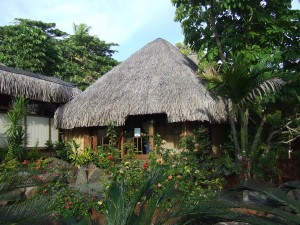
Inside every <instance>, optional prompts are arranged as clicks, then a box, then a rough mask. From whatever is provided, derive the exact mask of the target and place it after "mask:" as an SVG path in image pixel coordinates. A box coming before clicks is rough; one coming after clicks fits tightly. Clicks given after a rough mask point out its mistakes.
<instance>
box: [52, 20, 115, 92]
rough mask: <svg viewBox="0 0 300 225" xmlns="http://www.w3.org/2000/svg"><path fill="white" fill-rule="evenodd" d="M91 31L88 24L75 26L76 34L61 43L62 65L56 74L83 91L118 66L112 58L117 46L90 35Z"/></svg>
mask: <svg viewBox="0 0 300 225" xmlns="http://www.w3.org/2000/svg"><path fill="white" fill-rule="evenodd" d="M90 29H91V27H89V26H87V25H86V24H79V25H76V24H74V34H73V35H70V36H69V37H68V38H66V39H64V40H62V41H61V42H60V43H59V47H60V50H61V56H60V57H61V60H62V63H61V64H60V65H59V70H58V72H57V73H56V74H57V75H58V76H59V77H61V78H63V79H65V80H68V81H71V82H73V83H76V84H77V85H78V86H79V87H80V88H81V89H85V88H86V87H87V86H88V85H89V84H91V83H93V82H95V81H96V80H97V79H98V78H99V77H100V76H101V75H103V74H105V73H106V72H108V71H109V70H110V69H111V68H112V67H113V66H116V65H117V61H116V60H114V59H113V58H112V55H113V53H114V52H115V51H114V50H111V48H112V47H114V46H116V45H117V44H115V43H106V42H105V41H102V40H100V39H99V38H98V37H96V36H92V35H90V34H89V30H90ZM82 74H84V76H82Z"/></svg>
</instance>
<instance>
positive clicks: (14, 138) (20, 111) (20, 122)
mask: <svg viewBox="0 0 300 225" xmlns="http://www.w3.org/2000/svg"><path fill="white" fill-rule="evenodd" d="M26 104H27V102H26V100H25V98H24V97H20V98H18V99H16V100H15V102H14V104H13V108H12V109H11V110H10V111H9V112H8V113H7V116H8V120H9V123H8V125H7V126H6V128H5V135H6V136H7V142H8V153H7V154H8V156H9V157H10V156H12V157H16V158H17V159H18V160H22V157H23V155H24V149H23V146H24V144H25V143H26V135H25V130H24V127H23V126H24V121H25V116H26V115H27V110H26Z"/></svg>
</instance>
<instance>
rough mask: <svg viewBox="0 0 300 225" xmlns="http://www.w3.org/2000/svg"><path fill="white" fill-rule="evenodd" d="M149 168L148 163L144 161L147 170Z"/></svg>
mask: <svg viewBox="0 0 300 225" xmlns="http://www.w3.org/2000/svg"><path fill="white" fill-rule="evenodd" d="M147 168H148V163H147V162H145V163H144V169H145V170H146V169H147Z"/></svg>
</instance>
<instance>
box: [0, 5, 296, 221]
mask: <svg viewBox="0 0 300 225" xmlns="http://www.w3.org/2000/svg"><path fill="white" fill-rule="evenodd" d="M172 3H173V4H174V5H175V6H176V8H177V10H176V20H178V21H181V22H182V26H183V31H184V34H185V42H186V44H187V46H183V45H182V46H180V47H181V50H182V51H184V52H185V53H187V52H189V51H190V50H192V51H194V52H197V53H198V55H199V58H200V64H199V73H200V74H201V77H202V78H203V79H206V80H207V81H208V86H207V88H208V89H209V90H210V91H211V92H212V93H213V95H214V96H216V97H217V96H218V97H222V98H224V99H225V100H227V101H228V105H227V106H228V109H227V112H228V122H229V124H230V127H231V134H230V137H229V139H228V142H227V143H226V144H225V145H224V146H223V148H224V149H223V150H224V152H223V153H224V154H223V155H222V156H221V157H220V158H218V159H214V158H213V157H212V156H211V152H210V150H211V144H210V140H209V130H208V129H207V128H206V127H200V128H199V129H198V130H195V132H194V136H187V137H184V138H183V139H182V140H181V143H180V150H181V151H179V152H176V153H175V152H173V151H172V150H170V149H164V148H162V139H161V137H160V136H159V134H156V135H155V137H154V140H155V149H154V150H153V151H152V152H151V154H150V160H149V161H148V162H141V161H139V160H136V158H135V154H134V146H133V144H132V143H126V148H128V154H127V155H126V157H125V158H123V159H121V158H120V154H119V151H118V149H117V148H116V137H117V131H116V130H115V127H114V126H110V127H109V129H108V132H107V135H108V138H109V140H110V141H109V145H108V146H105V147H99V148H98V149H97V150H96V151H92V150H91V149H88V148H87V149H84V150H83V151H80V152H79V151H77V148H78V145H77V144H76V143H75V142H74V141H73V142H71V143H55V144H54V143H48V146H49V147H50V148H53V147H54V149H55V150H54V151H53V154H55V156H56V157H57V158H60V159H63V160H64V161H66V162H68V163H70V164H71V165H72V166H73V167H74V166H75V167H80V168H83V170H82V171H83V172H84V174H85V173H86V171H88V170H86V169H85V168H86V166H87V165H88V164H89V163H91V162H93V163H94V164H95V165H96V166H98V168H100V169H101V170H104V171H105V174H106V175H108V176H109V178H108V179H107V180H105V183H104V184H105V185H106V184H107V187H106V188H103V190H102V194H103V193H104V194H105V198H100V199H99V198H96V197H95V196H94V195H91V194H90V193H87V192H86V193H79V192H78V191H77V190H75V189H73V187H72V185H69V181H70V179H71V173H72V172H71V171H72V168H73V167H72V166H70V167H69V166H68V168H66V167H61V166H60V167H56V166H54V164H53V163H52V161H51V160H53V159H49V158H41V155H40V154H39V152H38V150H34V151H31V152H30V153H29V154H28V153H26V154H25V152H24V151H23V149H22V142H23V141H24V139H25V137H24V135H23V133H24V132H23V130H22V129H23V128H22V125H21V124H20V122H19V121H20V120H22V118H23V116H24V115H26V113H25V111H26V110H24V105H25V104H26V102H25V101H24V99H20V100H19V101H16V104H15V106H14V109H12V111H11V112H10V114H9V119H10V125H9V126H8V127H7V133H6V134H7V136H8V147H7V148H6V151H4V156H3V158H2V159H1V163H0V169H1V174H0V175H1V176H0V184H1V185H0V200H3V201H8V202H9V204H6V205H5V206H1V207H0V221H1V222H3V223H6V224H11V223H18V222H20V223H21V224H26V223H28V224H31V223H32V221H34V222H37V221H45V220H46V221H47V220H48V221H49V220H54V221H55V222H56V224H79V223H84V222H85V223H87V224H91V223H92V221H91V220H92V218H93V217H92V216H93V213H95V212H98V213H102V215H104V217H103V218H105V219H104V220H105V222H106V224H110V225H115V224H118V225H120V224H124V225H125V224H143V225H145V224H188V223H189V222H191V221H193V220H194V219H197V223H198V224H216V223H217V222H219V221H245V222H249V223H251V224H281V225H282V224H289V225H290V224H299V212H300V206H299V202H296V201H294V200H293V199H290V198H289V197H288V196H286V195H285V194H283V193H282V192H278V190H277V191H271V192H270V191H269V190H265V189H264V188H261V187H260V188H257V187H254V186H251V185H249V184H250V181H251V180H252V181H253V180H254V181H255V182H258V181H262V182H267V181H268V182H269V183H270V184H272V181H274V177H275V176H276V173H277V172H278V170H277V169H278V168H276V160H277V159H278V158H283V157H287V155H288V154H287V151H288V149H289V148H290V147H291V143H292V142H293V141H294V140H295V139H296V138H298V137H299V134H300V126H299V122H300V120H299V113H300V112H299V108H300V107H299V103H300V93H299V91H300V90H299V84H300V83H299V82H300V77H299V60H300V59H299V55H300V54H299V43H300V42H299V35H300V34H299V27H300V26H299V10H291V1H288V0H284V1H280V2H279V1H260V0H257V1H241V0H224V1H217V0H197V1H194V0H185V1H183V0H172ZM16 22H17V23H16V24H15V25H13V26H5V27H1V28H0V31H1V33H0V35H1V37H0V42H1V45H0V49H1V51H0V61H1V62H3V63H5V64H7V65H10V66H14V67H19V68H23V69H27V70H31V71H35V72H41V73H44V74H48V75H52V74H56V75H58V76H60V77H62V78H64V79H67V80H70V81H73V82H77V83H78V84H79V85H80V86H81V87H82V88H84V87H85V85H87V84H88V83H90V82H92V81H93V80H95V79H96V78H97V77H98V76H100V75H101V74H102V73H104V72H105V71H107V70H108V69H109V68H110V66H112V65H115V64H116V62H115V61H114V60H112V58H111V55H112V54H113V51H112V50H110V47H112V46H113V45H114V44H107V43H105V42H102V41H100V40H99V39H98V38H96V37H93V36H90V35H89V34H88V30H89V27H87V26H86V25H83V24H80V25H78V26H76V25H74V30H75V34H74V35H67V34H66V33H64V32H62V31H59V30H57V29H55V25H54V24H45V23H43V22H38V21H29V20H24V19H17V20H16ZM25 31H26V32H25ZM14 32H17V33H14ZM18 32H19V33H18ZM27 32H28V35H26V34H27ZM27 38H28V42H27ZM23 39H24V40H23ZM20 40H23V41H20ZM13 42H15V43H16V44H15V45H14V44H12V43H13ZM18 50H20V51H18ZM15 52H17V53H18V54H13V53H15ZM48 53H51V54H50V55H47V54H48ZM106 60H107V61H106ZM101 63H103V64H101ZM102 65H105V66H102ZM53 71H54V72H53ZM95 71H96V72H97V73H95ZM82 72H84V74H85V75H84V77H82V76H80V74H81V73H82ZM74 74H75V75H74ZM73 75H74V76H73ZM25 108H26V107H25ZM65 165H68V164H65ZM235 174H238V175H240V176H239V178H240V181H242V182H241V183H242V184H243V185H242V186H238V187H237V188H235V189H231V190H228V191H222V192H221V190H222V188H223V186H224V183H225V179H224V178H225V177H229V176H231V175H235ZM106 182H107V183H106ZM99 185H100V184H99ZM101 185H103V183H101ZM28 186H29V187H32V186H35V187H38V190H37V193H36V195H35V196H32V197H28V198H25V199H24V198H23V197H22V196H23V195H22V196H21V197H20V196H19V197H20V198H16V195H17V194H18V193H19V192H20V190H22V188H27V187H28ZM299 188H300V187H299V184H292V183H290V187H289V188H288V187H287V186H284V188H283V189H288V190H287V191H289V190H291V189H299ZM18 191H19V192H18ZM287 191H286V192H287ZM250 192H252V197H253V196H254V198H255V200H256V201H257V202H256V205H253V204H248V203H247V202H243V201H242V197H247V198H249V195H248V196H247V195H246V194H249V193H250ZM16 193H17V194H16ZM245 193H246V194H245ZM220 196H221V197H220ZM46 203H48V204H46ZM250 208H255V209H256V210H249V209H250ZM91 215H92V216H91ZM41 223H42V222H41Z"/></svg>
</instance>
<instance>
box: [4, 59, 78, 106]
mask: <svg viewBox="0 0 300 225" xmlns="http://www.w3.org/2000/svg"><path fill="white" fill-rule="evenodd" d="M80 92H81V91H80V90H79V89H78V88H76V86H75V85H74V84H72V83H68V82H65V81H62V80H60V79H58V78H56V77H47V76H44V75H40V74H37V73H31V72H28V71H23V70H18V69H14V68H10V67H7V66H4V65H3V64H2V65H0V94H6V95H10V96H24V97H25V98H27V99H31V100H37V101H42V102H54V103H65V102H68V101H70V100H71V99H72V98H73V97H75V96H76V95H78V94H79V93H80Z"/></svg>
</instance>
